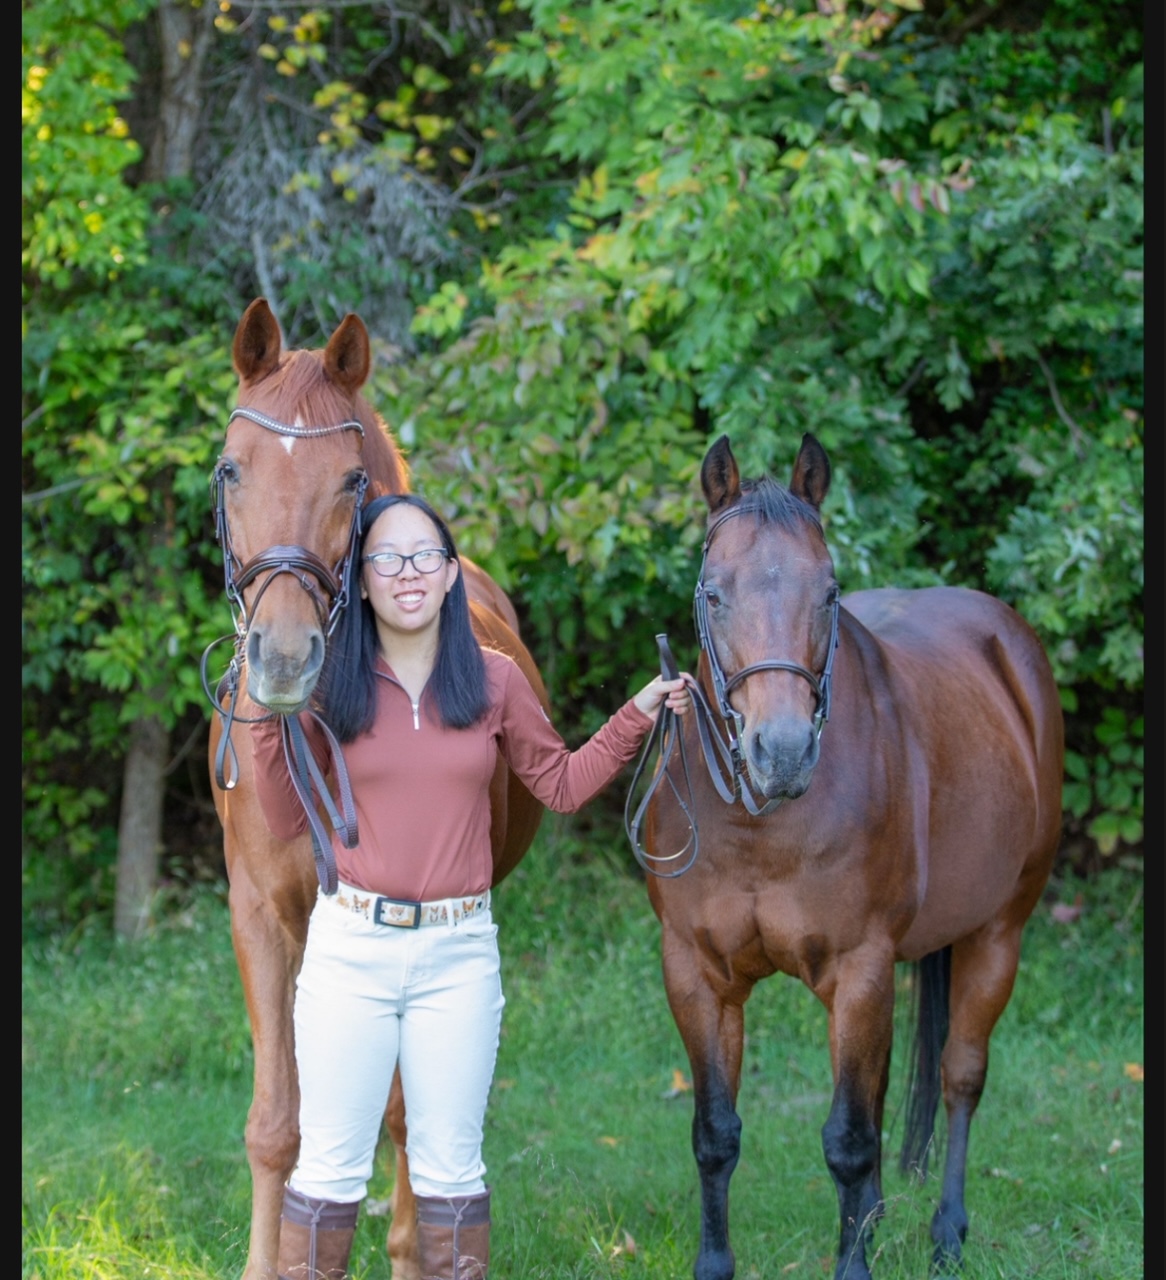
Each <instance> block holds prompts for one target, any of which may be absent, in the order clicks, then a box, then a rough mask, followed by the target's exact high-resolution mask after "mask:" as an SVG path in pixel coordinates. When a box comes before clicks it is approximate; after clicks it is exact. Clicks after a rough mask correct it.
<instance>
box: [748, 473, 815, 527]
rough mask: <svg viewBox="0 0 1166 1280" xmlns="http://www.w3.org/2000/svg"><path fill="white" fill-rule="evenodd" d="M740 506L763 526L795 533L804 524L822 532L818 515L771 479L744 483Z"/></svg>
mask: <svg viewBox="0 0 1166 1280" xmlns="http://www.w3.org/2000/svg"><path fill="white" fill-rule="evenodd" d="M741 505H742V506H744V507H748V508H749V510H750V511H755V512H756V513H757V517H758V519H759V520H760V521H761V522H762V524H775V525H777V527H778V528H779V529H785V530H788V531H790V532H796V530H797V528H798V526H799V525H800V524H803V523H805V524H810V525H812V526H813V527H814V528H815V529H817V531H818V532H819V533H821V532H822V520H821V517H820V516H819V515H818V513H817V511H815V510H814V508H813V507H811V506H810V504H809V503H808V502H803V501H802V499H801V498H798V497H796V496H795V495H794V494H792V493H790V491H789V490H788V489H787V488H786V487H785V486H784V485H781V484H778V482H777V481H776V480H774V479H773V478H772V477H771V476H761V477H760V478H759V479H757V480H745V481H743V482H742V484H741Z"/></svg>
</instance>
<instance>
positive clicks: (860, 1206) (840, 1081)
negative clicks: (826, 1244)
mask: <svg viewBox="0 0 1166 1280" xmlns="http://www.w3.org/2000/svg"><path fill="white" fill-rule="evenodd" d="M836 973H837V981H836V983H835V984H834V986H833V990H832V992H829V993H826V997H825V998H826V1002H827V1007H828V1008H829V1010H830V1058H831V1061H832V1063H833V1068H834V1098H833V1102H832V1103H831V1106H830V1114H829V1116H827V1118H826V1123H825V1125H823V1127H822V1151H823V1153H824V1155H825V1157H826V1165H827V1167H828V1168H829V1170H830V1175H831V1177H832V1178H833V1179H834V1186H835V1189H836V1190H837V1192H838V1212H839V1218H840V1230H839V1238H838V1263H837V1267H836V1269H835V1272H834V1277H835V1280H870V1269H869V1267H868V1266H867V1261H866V1246H867V1243H868V1241H869V1240H870V1237H871V1234H872V1232H873V1230H874V1226H875V1223H876V1222H877V1221H878V1219H879V1218H880V1217H881V1216H882V1212H883V1203H882V1192H881V1182H882V1180H881V1172H880V1165H881V1158H882V1134H881V1131H880V1125H881V1122H882V1114H883V1102H884V1099H885V1095H886V1087H887V1064H888V1061H889V1055H890V1051H891V1036H892V1031H893V1024H894V999H895V962H894V955H893V953H892V951H891V949H890V947H889V946H886V947H883V946H878V947H867V948H863V949H862V950H860V951H856V952H851V953H850V954H849V955H847V956H844V957H842V958H841V959H840V960H839V961H838V964H837V969H836ZM819 994H822V993H819Z"/></svg>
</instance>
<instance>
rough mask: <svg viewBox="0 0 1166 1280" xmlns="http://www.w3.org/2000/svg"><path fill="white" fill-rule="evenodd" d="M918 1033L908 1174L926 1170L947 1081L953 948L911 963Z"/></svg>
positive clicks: (902, 1158)
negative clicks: (944, 1058) (943, 1062)
mask: <svg viewBox="0 0 1166 1280" xmlns="http://www.w3.org/2000/svg"><path fill="white" fill-rule="evenodd" d="M912 967H913V969H914V971H915V982H914V984H913V988H912V999H911V1003H912V1010H913V1014H914V1017H913V1022H914V1032H913V1034H912V1036H911V1061H910V1067H909V1069H908V1076H907V1122H906V1129H905V1132H904V1134H903V1149H902V1150H901V1151H900V1153H899V1168H900V1169H902V1170H903V1172H904V1173H909V1172H912V1171H914V1172H916V1173H918V1175H919V1176H920V1177H923V1176H924V1175H925V1174H926V1173H927V1160H928V1157H929V1155H930V1154H931V1144H932V1138H933V1137H934V1134H935V1112H936V1110H937V1108H938V1106H939V1099H940V1095H941V1093H942V1092H943V1086H942V1083H941V1081H940V1073H939V1059H940V1056H941V1054H942V1053H943V1046H944V1043H945V1042H946V1040H947V1025H948V1005H949V999H950V994H951V947H944V948H943V949H942V950H940V951H933V952H932V953H931V954H930V955H928V956H924V957H923V959H922V960H920V961H919V962H918V963H917V964H915V965H914V966H912Z"/></svg>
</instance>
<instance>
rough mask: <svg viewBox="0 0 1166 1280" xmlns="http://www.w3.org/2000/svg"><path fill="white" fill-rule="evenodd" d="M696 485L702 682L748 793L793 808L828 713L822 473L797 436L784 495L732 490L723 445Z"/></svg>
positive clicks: (829, 585)
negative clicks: (702, 524)
mask: <svg viewBox="0 0 1166 1280" xmlns="http://www.w3.org/2000/svg"><path fill="white" fill-rule="evenodd" d="M700 479H701V488H702V489H703V490H704V496H705V501H706V502H707V503H708V531H707V533H706V535H705V544H704V559H703V563H702V565H701V575H700V581H699V583H698V584H697V589H696V601H695V611H696V622H697V633H698V636H699V638H700V642H701V649H702V651H703V652H702V655H701V667H702V675H703V676H704V678H705V680H706V683H707V682H710V681H711V684H712V687H713V692H714V696H715V698H716V701H717V704H718V706H719V709H720V711H721V714H722V715H723V716H724V717H725V720H726V723H727V725H729V726H730V735H731V737H735V739H736V743H737V747H738V749H739V751H740V754H741V755H742V756H743V763H744V766H745V767H746V768H747V770H748V780H749V783H750V786H751V787H752V789H753V790H754V792H756V793H757V794H758V795H759V796H760V797H763V798H764V800H765V801H779V800H781V799H793V798H795V797H797V796H800V795H801V794H802V793H803V792H804V791H805V790H806V788H807V787H808V786H809V785H810V779H811V777H812V776H813V772H814V766H815V765H816V764H817V762H818V741H819V735H820V733H821V729H822V724H823V722H824V720H825V718H826V716H827V715H828V714H829V699H830V673H831V667H832V658H833V649H834V646H835V644H836V641H837V628H838V584H837V582H836V581H835V578H834V563H833V561H832V560H831V558H830V552H829V550H828V549H827V547H826V540H825V538H824V536H823V534H822V525H821V521H820V518H819V514H818V512H819V507H820V505H821V502H822V499H823V498H824V497H825V496H826V491H827V489H828V488H829V486H830V464H829V461H828V460H827V458H826V454H825V451H824V450H823V449H822V446H821V445H820V444H819V443H818V441H817V440H815V439H814V437H813V436H811V435H806V436H804V437H803V439H802V447H801V449H800V451H799V453H798V457H797V461H796V462H795V464H794V470H793V478H792V480H791V481H790V487H789V488H788V489H784V488H782V486H781V485H779V484H777V483H776V482H774V481H773V480H770V479H762V480H758V481H753V482H751V483H742V480H741V476H740V473H739V472H738V469H737V462H736V459H735V458H734V457H733V451H732V449H730V447H729V439H728V437H727V436H722V437H721V438H720V439H719V440H718V441H717V442H716V443H715V444H714V445H713V446H712V448H711V449H710V450H709V451H708V453H707V455H706V456H705V460H704V463H703V465H702V467H701V474H700ZM734 727H735V732H733V728H734Z"/></svg>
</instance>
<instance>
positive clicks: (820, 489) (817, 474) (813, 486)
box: [789, 431, 830, 511]
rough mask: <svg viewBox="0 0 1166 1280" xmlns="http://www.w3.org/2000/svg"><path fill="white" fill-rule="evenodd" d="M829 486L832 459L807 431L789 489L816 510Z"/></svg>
mask: <svg viewBox="0 0 1166 1280" xmlns="http://www.w3.org/2000/svg"><path fill="white" fill-rule="evenodd" d="M829 488H830V459H829V458H827V457H826V450H825V449H823V448H822V446H821V445H820V444H819V443H818V442H817V440H815V439H814V437H813V436H812V435H810V433H809V432H808V431H807V432H806V434H805V435H804V436H802V447H801V448H800V449H799V450H798V456H797V461H796V462H795V463H794V473H793V477H792V479H791V480H790V482H789V491H790V493H792V494H793V495H794V497H795V498H801V500H802V501H803V502H808V503H809V504H810V506H811V507H813V508H814V510H815V511H816V510H817V509H818V508H819V507H820V506H821V505H822V499H823V498H825V496H826V492H827V490H828V489H829Z"/></svg>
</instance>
